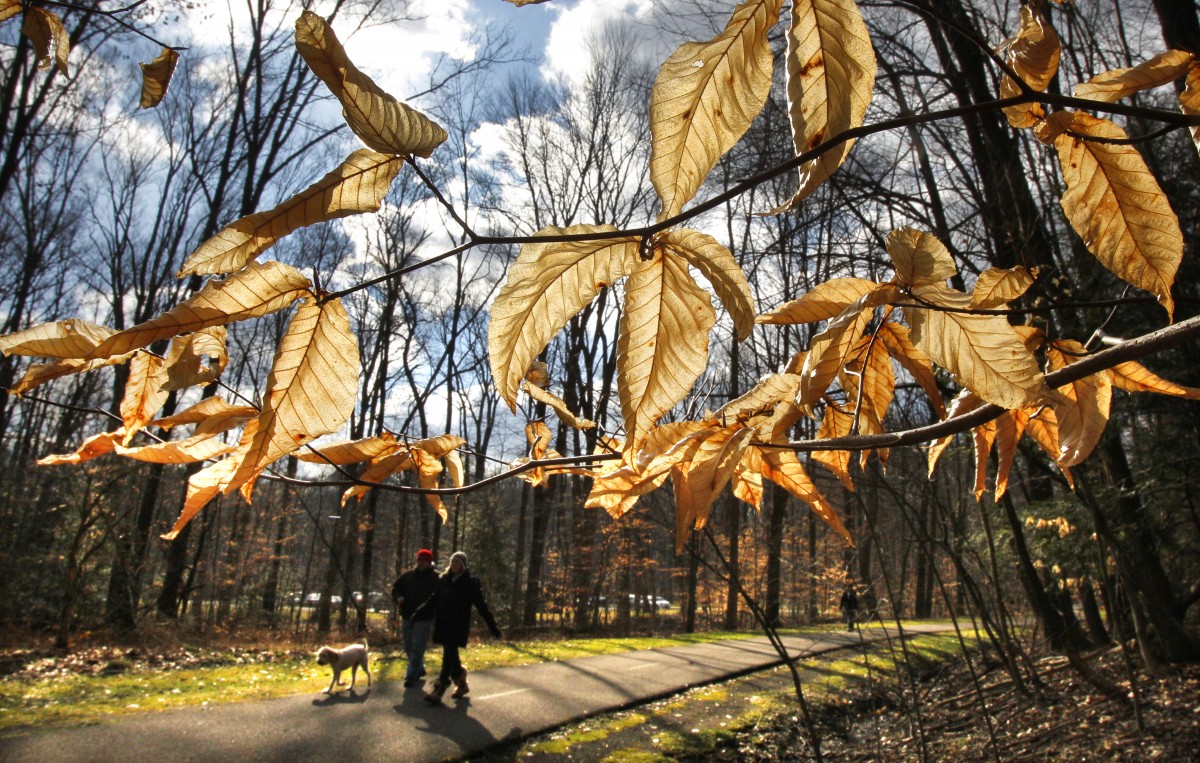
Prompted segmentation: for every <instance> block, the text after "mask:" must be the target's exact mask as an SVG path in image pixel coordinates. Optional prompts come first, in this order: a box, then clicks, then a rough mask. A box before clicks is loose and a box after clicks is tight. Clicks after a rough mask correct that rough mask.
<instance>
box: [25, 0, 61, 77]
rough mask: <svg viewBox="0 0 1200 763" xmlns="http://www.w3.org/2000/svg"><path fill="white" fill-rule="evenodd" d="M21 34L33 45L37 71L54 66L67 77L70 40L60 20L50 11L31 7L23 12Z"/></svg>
mask: <svg viewBox="0 0 1200 763" xmlns="http://www.w3.org/2000/svg"><path fill="white" fill-rule="evenodd" d="M21 32H22V33H23V34H24V35H25V36H26V37H28V38H29V40H30V42H32V43H33V48H34V51H35V54H36V56H37V60H38V64H37V67H38V68H39V69H49V68H50V67H51V66H54V67H55V68H56V69H58V71H59V73H61V74H62V75H63V76H64V77H65V76H67V56H68V55H69V54H70V52H71V38H70V36H69V35H68V34H67V30H66V29H65V28H64V27H63V23H62V19H60V18H59V17H58V16H56V15H55V14H53V13H51V12H50V11H47V10H43V9H41V8H36V7H31V8H30V9H29V10H27V11H26V12H25V23H24V24H22V25H21Z"/></svg>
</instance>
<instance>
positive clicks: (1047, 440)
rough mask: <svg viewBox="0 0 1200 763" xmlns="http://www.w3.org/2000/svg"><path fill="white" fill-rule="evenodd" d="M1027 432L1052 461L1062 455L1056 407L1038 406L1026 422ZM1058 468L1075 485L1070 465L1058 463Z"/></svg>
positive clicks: (1069, 482)
mask: <svg viewBox="0 0 1200 763" xmlns="http://www.w3.org/2000/svg"><path fill="white" fill-rule="evenodd" d="M1025 434H1027V435H1029V437H1030V439H1032V440H1033V441H1034V442H1035V443H1037V446H1038V447H1039V448H1041V449H1042V452H1044V453H1045V454H1046V455H1047V456H1049V457H1050V459H1051V460H1052V461H1055V462H1057V461H1058V457H1059V455H1060V449H1059V446H1058V417H1057V416H1055V414H1054V409H1053V408H1051V407H1050V406H1048V405H1045V406H1042V407H1040V408H1038V409H1037V410H1036V411H1034V412H1033V413H1031V414H1030V415H1029V421H1027V422H1026V423H1025ZM1058 468H1059V469H1060V470H1061V471H1062V473H1063V476H1064V477H1066V478H1067V484H1069V485H1071V487H1072V488H1074V487H1075V481H1074V479H1073V478H1072V477H1071V471H1070V469H1069V468H1068V467H1066V466H1063V465H1062V464H1061V463H1060V464H1058Z"/></svg>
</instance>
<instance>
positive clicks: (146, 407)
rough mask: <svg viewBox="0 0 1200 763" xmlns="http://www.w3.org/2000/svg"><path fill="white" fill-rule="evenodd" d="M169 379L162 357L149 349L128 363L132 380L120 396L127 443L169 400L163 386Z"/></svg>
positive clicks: (129, 380) (125, 443)
mask: <svg viewBox="0 0 1200 763" xmlns="http://www.w3.org/2000/svg"><path fill="white" fill-rule="evenodd" d="M166 380H167V369H166V367H165V366H164V365H163V359H162V358H160V357H158V356H157V355H151V354H150V353H148V352H139V353H138V354H136V355H134V356H133V360H131V361H130V362H129V379H128V380H127V381H126V382H125V394H124V396H123V397H122V398H121V420H122V421H123V422H124V425H125V426H124V429H125V439H124V440H122V441H121V445H128V444H129V441H130V440H132V439H133V436H134V435H135V434H137V433H138V432H139V431H141V429H142V427H144V426H146V424H147V423H149V422H150V420H151V419H153V418H154V414H156V413H158V410H159V409H160V408H162V407H163V403H165V402H167V395H168V394H169V393H168V392H167V391H166V390H165V389H163V384H164V383H165V382H166Z"/></svg>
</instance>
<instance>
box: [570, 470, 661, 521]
mask: <svg viewBox="0 0 1200 763" xmlns="http://www.w3.org/2000/svg"><path fill="white" fill-rule="evenodd" d="M670 475H671V472H670V470H664V471H661V472H658V473H657V474H653V475H646V474H642V473H640V472H638V471H637V470H636V469H634V468H633V467H632V466H630V465H628V464H622V465H620V466H619V467H618V468H616V469H614V470H612V471H610V472H605V473H602V474H600V475H599V476H597V477H596V478H595V479H594V480H593V481H592V489H591V491H590V492H589V493H588V497H587V500H586V501H584V504H583V505H584V508H588V509H604V510H605V511H607V512H608V514H609V516H611V517H612V518H613V519H620V518H621V517H622V516H623V515H624V514H625V513H626V512H628V511H629V510H630V509H632V508H633V507H634V505H636V504H637V500H638V498H640V497H642V496H643V495H646V494H647V493H650V492H653V491H654V490H657V489H658V488H659V487H661V486H662V484H663V483H664V482H666V481H667V477H669V476H670Z"/></svg>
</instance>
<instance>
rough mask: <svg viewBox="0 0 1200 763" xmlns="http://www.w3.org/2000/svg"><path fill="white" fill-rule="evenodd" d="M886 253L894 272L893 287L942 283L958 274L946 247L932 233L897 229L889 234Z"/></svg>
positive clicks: (913, 229) (911, 229) (912, 229)
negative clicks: (894, 285) (894, 280)
mask: <svg viewBox="0 0 1200 763" xmlns="http://www.w3.org/2000/svg"><path fill="white" fill-rule="evenodd" d="M887 253H888V256H889V257H891V258H892V264H893V265H894V266H895V268H896V283H898V284H901V285H903V286H920V285H922V284H928V283H944V282H945V280H946V279H947V278H953V277H954V275H955V274H956V273H958V266H957V265H955V264H954V257H952V256H951V255H950V250H949V249H947V248H946V245H945V244H943V243H942V242H941V241H939V240H938V237H937V236H935V235H933V234H932V233H927V232H925V231H919V230H917V229H915V228H897V229H896V230H894V231H892V232H891V233H889V234H888V237H887Z"/></svg>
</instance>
